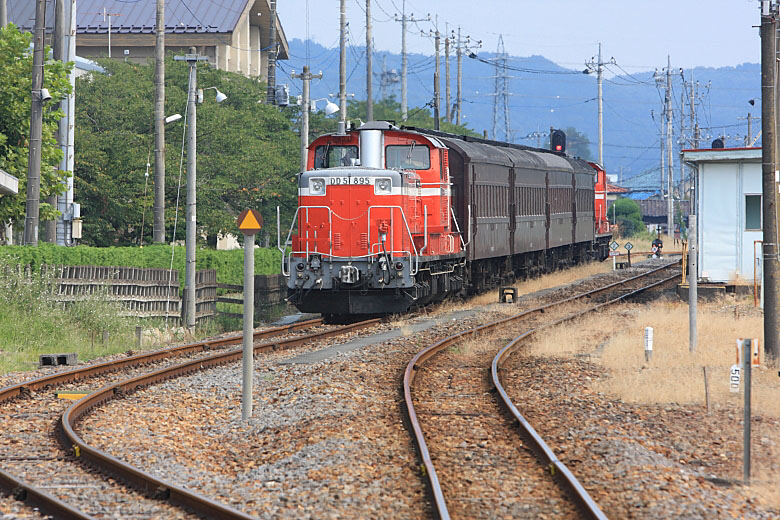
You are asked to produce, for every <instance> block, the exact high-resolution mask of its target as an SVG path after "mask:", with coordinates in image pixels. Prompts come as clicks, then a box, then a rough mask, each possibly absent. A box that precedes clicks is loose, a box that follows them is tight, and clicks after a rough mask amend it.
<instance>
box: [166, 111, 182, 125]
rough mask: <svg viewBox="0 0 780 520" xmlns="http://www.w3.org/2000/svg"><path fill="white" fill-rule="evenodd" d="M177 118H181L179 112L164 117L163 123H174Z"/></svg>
mask: <svg viewBox="0 0 780 520" xmlns="http://www.w3.org/2000/svg"><path fill="white" fill-rule="evenodd" d="M179 119H181V114H173V115H170V116H168V117H166V118H165V124H166V125H167V124H168V123H175V122H176V121H178V120H179Z"/></svg>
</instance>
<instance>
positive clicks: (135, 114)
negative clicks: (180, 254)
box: [76, 56, 299, 246]
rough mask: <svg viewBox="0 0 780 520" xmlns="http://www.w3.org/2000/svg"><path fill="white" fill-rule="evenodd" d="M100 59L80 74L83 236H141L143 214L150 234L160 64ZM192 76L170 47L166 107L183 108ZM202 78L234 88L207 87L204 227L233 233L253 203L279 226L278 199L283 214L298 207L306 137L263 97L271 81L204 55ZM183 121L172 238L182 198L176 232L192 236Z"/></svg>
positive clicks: (173, 182) (112, 239)
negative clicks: (186, 216) (220, 66)
mask: <svg viewBox="0 0 780 520" xmlns="http://www.w3.org/2000/svg"><path fill="white" fill-rule="evenodd" d="M101 65H102V66H103V67H104V68H105V69H106V74H97V73H96V74H93V75H90V76H85V77H83V78H79V80H78V82H77V87H76V89H77V92H78V100H79V102H78V104H77V111H76V112H77V120H76V150H77V155H76V189H77V190H78V192H79V199H80V200H81V201H82V215H83V217H84V236H85V240H84V242H85V243H86V244H88V245H100V246H107V245H128V244H132V243H136V242H137V241H138V238H139V235H140V232H141V225H142V222H143V223H144V230H143V233H144V240H145V242H146V243H149V242H150V241H151V233H152V229H151V227H152V226H151V221H152V206H153V182H154V178H153V175H152V172H151V170H152V168H153V166H152V165H153V154H152V150H153V100H154V67H153V66H152V65H151V64H133V63H125V62H121V61H112V60H105V61H101ZM188 76H189V67H188V66H187V65H186V64H185V63H183V62H179V61H174V60H173V59H172V58H171V57H170V56H169V57H168V59H167V60H166V100H165V110H166V114H167V115H171V114H174V113H180V114H182V115H184V114H185V111H186V105H187V88H188V86H187V83H188ZM198 85H199V86H200V87H211V86H215V87H217V88H218V89H219V90H220V91H222V92H224V93H225V94H227V96H228V99H227V100H226V101H224V102H222V103H220V104H217V103H216V102H215V101H214V97H213V91H211V92H209V91H207V92H206V94H207V96H206V99H205V101H204V102H203V103H202V104H199V105H198V112H197V118H198V123H197V133H198V156H197V160H198V162H197V164H198V185H197V200H198V211H197V214H198V227H199V229H198V236H202V235H205V236H207V237H208V241H209V242H210V243H214V242H215V239H216V236H217V234H218V233H225V232H233V233H235V232H236V225H235V218H236V216H237V215H238V213H240V212H241V211H242V210H244V209H246V208H253V209H257V210H259V211H260V212H261V213H262V214H263V217H264V220H265V221H266V229H267V230H269V232H270V233H271V234H272V235H273V234H275V230H276V206H277V205H278V206H281V207H282V208H283V210H284V215H285V217H286V218H285V221H289V218H290V217H291V216H292V213H293V212H294V211H295V206H296V197H297V191H296V189H295V173H296V171H297V169H298V153H299V152H298V150H299V141H298V136H297V135H296V134H295V133H294V131H293V125H292V122H291V118H290V114H289V113H288V112H287V111H285V110H278V109H277V108H276V107H273V106H269V105H266V104H264V103H259V102H258V101H259V100H264V99H265V86H264V85H263V84H262V83H260V82H258V81H257V80H256V79H252V78H247V77H244V76H242V75H240V74H235V73H231V72H225V71H220V70H216V69H214V68H212V67H209V66H208V65H206V64H203V65H199V67H198ZM109 99H110V100H111V102H110V103H108V102H107V100H109ZM183 123H184V121H183V120H182V121H181V122H179V123H175V124H170V125H167V127H166V149H167V153H166V214H165V219H166V230H167V233H166V236H167V237H171V233H172V230H173V227H174V223H175V222H176V206H177V200H178V207H179V210H178V218H179V220H178V226H177V228H176V238H177V239H182V238H183V237H184V230H185V225H184V223H183V220H182V216H183V211H184V210H183V206H184V198H185V193H186V188H185V186H186V158H185V157H184V155H182V138H183V130H184V126H183ZM147 163H150V166H149V177H148V179H147V177H146V176H145V174H146V172H147ZM180 167H181V170H180ZM179 179H181V191H180V188H179Z"/></svg>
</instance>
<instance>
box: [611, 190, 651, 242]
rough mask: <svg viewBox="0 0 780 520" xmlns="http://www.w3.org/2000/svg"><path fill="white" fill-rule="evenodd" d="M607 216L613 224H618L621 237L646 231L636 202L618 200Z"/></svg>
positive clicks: (623, 199)
mask: <svg viewBox="0 0 780 520" xmlns="http://www.w3.org/2000/svg"><path fill="white" fill-rule="evenodd" d="M607 216H608V218H609V222H610V223H611V224H615V222H617V224H618V227H619V229H620V235H621V236H623V237H630V236H634V235H636V234H637V233H641V232H643V231H645V224H644V222H642V213H641V212H640V208H639V204H637V202H636V201H634V200H631V199H625V198H620V199H617V200H616V201H615V202H614V203H613V204H612V206H610V208H609V210H608V211H607Z"/></svg>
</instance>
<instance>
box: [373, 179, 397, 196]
mask: <svg viewBox="0 0 780 520" xmlns="http://www.w3.org/2000/svg"><path fill="white" fill-rule="evenodd" d="M392 192H393V183H392V181H391V180H390V179H388V178H385V177H382V178H379V179H377V180H376V181H375V183H374V194H375V195H390V194H391V193H392Z"/></svg>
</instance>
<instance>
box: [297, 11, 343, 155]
mask: <svg viewBox="0 0 780 520" xmlns="http://www.w3.org/2000/svg"><path fill="white" fill-rule="evenodd" d="M340 25H341V43H340V44H339V45H340V50H341V54H340V55H339V133H340V134H343V133H344V132H346V129H347V0H341V21H340ZM307 119H308V118H307ZM307 140H308V139H307ZM307 145H308V143H307Z"/></svg>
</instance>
